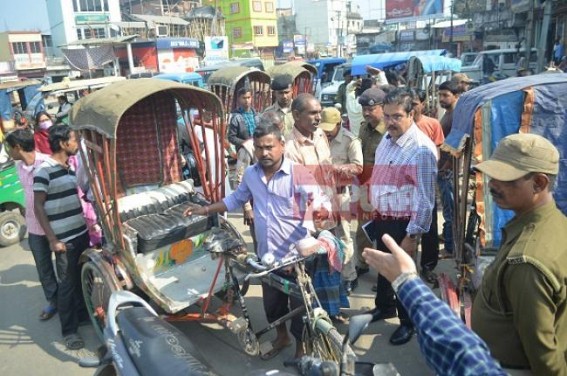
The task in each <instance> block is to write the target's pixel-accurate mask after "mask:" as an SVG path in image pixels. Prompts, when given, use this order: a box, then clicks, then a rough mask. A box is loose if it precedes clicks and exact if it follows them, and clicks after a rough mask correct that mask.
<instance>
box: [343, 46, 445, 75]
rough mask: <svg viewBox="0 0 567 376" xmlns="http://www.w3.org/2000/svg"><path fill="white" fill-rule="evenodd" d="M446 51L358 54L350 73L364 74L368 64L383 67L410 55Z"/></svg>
mask: <svg viewBox="0 0 567 376" xmlns="http://www.w3.org/2000/svg"><path fill="white" fill-rule="evenodd" d="M446 53H447V51H446V50H428V51H409V52H386V53H383V54H372V55H360V56H355V58H354V59H353V60H352V74H353V75H354V76H360V75H363V74H366V66H367V65H370V66H372V67H374V68H379V69H384V68H388V67H391V66H395V65H398V64H401V63H405V62H407V61H408V60H409V59H410V58H411V57H412V56H427V55H434V56H442V55H445V54H446Z"/></svg>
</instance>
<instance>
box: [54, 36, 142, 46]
mask: <svg viewBox="0 0 567 376" xmlns="http://www.w3.org/2000/svg"><path fill="white" fill-rule="evenodd" d="M138 37H139V35H138V34H134V35H128V36H126V37H115V38H90V39H80V40H76V41H73V42H69V43H68V44H66V45H62V46H59V47H71V46H104V45H114V44H124V43H128V42H131V41H133V40H134V39H136V38H138Z"/></svg>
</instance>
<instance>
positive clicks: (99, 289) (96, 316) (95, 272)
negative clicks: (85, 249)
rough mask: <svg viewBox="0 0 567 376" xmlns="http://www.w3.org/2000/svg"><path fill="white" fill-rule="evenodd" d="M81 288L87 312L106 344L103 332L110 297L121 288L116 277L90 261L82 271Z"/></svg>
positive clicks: (98, 334)
mask: <svg viewBox="0 0 567 376" xmlns="http://www.w3.org/2000/svg"><path fill="white" fill-rule="evenodd" d="M81 286H82V289H83V296H84V299H85V305H86V307H87V312H88V313H89V317H90V319H91V322H92V324H93V327H94V329H95V332H96V334H97V336H98V338H99V339H100V340H101V341H102V343H104V336H103V330H104V327H105V325H106V324H105V319H106V312H107V310H108V301H109V300H110V295H111V294H112V293H113V292H114V291H118V290H119V289H120V288H119V286H118V284H117V283H115V279H114V276H111V275H109V274H108V272H106V271H104V270H103V269H101V268H100V267H98V266H97V265H96V264H95V263H94V262H92V261H88V262H87V263H85V264H84V265H83V269H82V270H81Z"/></svg>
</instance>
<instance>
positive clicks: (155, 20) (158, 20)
mask: <svg viewBox="0 0 567 376" xmlns="http://www.w3.org/2000/svg"><path fill="white" fill-rule="evenodd" d="M130 17H131V18H133V19H136V20H140V21H145V22H148V23H150V24H153V25H148V26H150V27H153V26H155V25H156V24H160V25H179V26H188V25H189V22H187V21H185V20H184V19H183V18H179V17H168V16H151V15H147V14H130Z"/></svg>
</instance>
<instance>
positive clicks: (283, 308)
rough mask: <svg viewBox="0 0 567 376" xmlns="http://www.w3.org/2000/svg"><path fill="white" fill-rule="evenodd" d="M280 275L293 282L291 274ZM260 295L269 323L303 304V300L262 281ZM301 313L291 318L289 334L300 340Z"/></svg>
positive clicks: (301, 327)
mask: <svg viewBox="0 0 567 376" xmlns="http://www.w3.org/2000/svg"><path fill="white" fill-rule="evenodd" d="M280 276H282V277H284V278H286V279H289V280H290V281H292V282H293V283H296V282H295V279H294V278H293V277H291V276H283V275H281V274H280ZM262 297H263V301H264V312H266V318H267V319H268V322H269V323H272V322H274V321H276V320H277V319H279V318H280V317H282V316H284V315H286V314H288V313H289V312H290V311H291V310H294V309H295V308H297V307H299V306H301V305H303V302H302V301H301V300H299V299H297V298H294V297H292V296H291V295H287V294H285V293H283V292H281V291H280V290H278V289H276V288H275V287H272V286H269V285H267V284H265V283H262ZM302 316H303V315H297V316H295V317H294V318H292V319H291V329H290V331H291V334H292V335H293V336H294V337H295V339H296V340H298V341H301V338H302V335H303V319H302Z"/></svg>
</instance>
